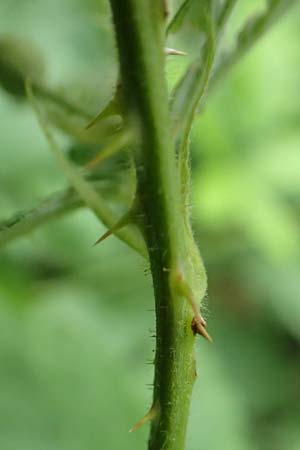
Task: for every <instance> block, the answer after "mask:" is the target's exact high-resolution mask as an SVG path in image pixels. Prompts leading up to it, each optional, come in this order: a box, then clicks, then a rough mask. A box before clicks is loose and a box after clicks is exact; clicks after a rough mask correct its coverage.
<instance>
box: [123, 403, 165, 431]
mask: <svg viewBox="0 0 300 450" xmlns="http://www.w3.org/2000/svg"><path fill="white" fill-rule="evenodd" d="M158 413H159V406H158V401H155V402H154V403H153V405H152V406H151V408H150V409H149V411H148V412H147V414H145V416H144V417H142V418H141V420H139V421H138V422H137V423H136V424H134V425H133V427H131V428H130V429H129V430H128V433H132V432H133V431H135V430H137V429H138V428H140V427H141V426H142V425H144V424H145V423H147V422H150V421H152V420H153V419H154V418H155V417H156V416H157V415H158Z"/></svg>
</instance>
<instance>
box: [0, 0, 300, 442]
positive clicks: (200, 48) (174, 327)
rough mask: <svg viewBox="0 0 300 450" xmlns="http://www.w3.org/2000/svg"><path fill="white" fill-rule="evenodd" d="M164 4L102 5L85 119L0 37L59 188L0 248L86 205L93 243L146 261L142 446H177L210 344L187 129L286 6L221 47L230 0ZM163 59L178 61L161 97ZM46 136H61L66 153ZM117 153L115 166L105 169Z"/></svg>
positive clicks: (0, 239) (7, 81)
mask: <svg viewBox="0 0 300 450" xmlns="http://www.w3.org/2000/svg"><path fill="white" fill-rule="evenodd" d="M172 3H174V4H175V5H174V6H173V8H171V5H169V4H168V2H167V1H163V0H154V1H149V0H145V1H141V0H123V1H118V0H110V5H111V11H112V23H113V26H114V31H115V36H116V45H117V49H118V56H119V66H120V69H119V76H118V84H117V86H116V88H115V93H114V94H113V96H112V98H111V100H110V101H109V102H108V103H107V105H106V106H105V107H104V108H103V110H102V111H100V113H99V114H98V115H97V116H96V117H94V116H93V113H92V112H90V111H86V110H84V109H82V108H81V107H80V106H78V105H77V104H74V103H73V102H71V101H70V100H68V99H66V98H64V97H63V96H62V95H61V94H59V93H58V92H56V91H54V90H52V89H50V88H49V87H48V86H47V85H46V83H45V81H44V78H43V65H42V64H41V62H40V58H39V54H38V53H37V54H35V53H34V52H33V51H32V50H31V49H30V50H29V49H28V47H27V46H26V44H25V43H24V42H20V41H19V40H17V39H16V38H13V37H8V36H5V37H1V38H0V82H1V84H2V86H3V87H4V89H6V90H7V91H8V92H9V93H10V94H12V95H13V96H15V97H19V98H21V99H24V100H28V101H29V103H30V104H31V105H32V107H33V110H34V111H35V113H36V116H37V119H38V121H39V124H40V127H41V129H42V131H43V132H44V135H45V137H46V139H47V141H48V143H49V147H50V149H51V151H52V153H53V156H54V158H55V159H56V160H57V163H58V165H59V166H60V167H61V169H62V171H63V172H64V173H65V176H66V177H67V179H68V180H69V183H70V187H69V188H68V189H67V190H65V191H62V192H59V193H56V194H54V195H53V196H51V197H50V198H47V199H45V200H44V201H43V202H41V204H40V205H38V206H37V207H35V208H33V209H31V210H29V211H25V212H22V213H19V214H16V215H15V216H14V217H12V218H11V219H9V220H6V221H4V222H2V223H0V245H4V244H6V243H7V242H9V241H11V240H13V239H16V238H17V237H19V236H22V235H24V234H25V233H27V232H29V231H31V230H33V229H35V228H37V227H38V226H39V225H41V224H43V223H44V222H46V221H48V220H50V219H53V218H55V217H59V216H61V215H63V214H66V213H67V212H69V211H71V210H73V209H75V208H79V207H83V206H85V207H87V208H90V209H91V210H92V211H93V212H94V213H95V214H96V216H97V217H98V218H99V220H100V221H101V222H102V223H103V224H104V225H106V226H107V228H108V231H107V232H106V233H105V234H104V235H103V236H101V237H100V238H99V239H98V241H97V242H96V244H98V243H99V242H101V241H103V240H104V239H105V238H107V237H108V236H109V235H111V234H115V235H117V236H118V237H119V238H120V239H121V240H123V241H124V242H125V243H127V244H128V245H129V246H130V247H131V248H132V249H133V250H135V251H136V252H138V253H139V254H140V255H142V256H143V257H144V258H145V259H146V260H149V262H150V267H151V273H152V279H153V287H154V296H155V311H156V355H155V360H154V372H155V373H154V392H153V403H152V407H151V408H150V410H149V412H148V413H147V414H146V416H145V417H144V418H142V419H141V420H140V421H139V422H137V424H136V425H134V426H133V427H132V429H131V431H133V430H135V429H136V428H138V427H139V426H140V425H142V424H143V423H145V422H147V421H149V422H150V423H151V431H150V438H149V449H150V450H160V449H165V450H183V449H184V443H185V436H186V428H187V422H188V415H189V407H190V401H191V394H192V388H193V384H194V382H195V379H196V373H197V372H196V363H195V357H194V346H195V338H196V335H201V336H203V337H204V338H205V339H207V340H208V341H211V340H212V339H211V337H210V335H209V333H208V331H207V328H206V321H205V319H204V318H203V316H202V314H201V312H200V309H201V301H202V300H203V298H204V297H205V295H206V289H207V281H206V273H205V269H204V265H203V261H202V258H201V255H200V252H199V249H198V246H197V244H196V242H195V239H194V236H193V230H192V226H191V220H190V190H191V165H190V147H189V136H190V132H191V128H192V125H193V122H194V119H195V117H196V116H197V114H198V113H199V111H200V108H201V105H202V104H203V102H204V100H206V98H207V96H208V94H209V92H210V89H211V88H212V87H213V86H214V84H215V83H217V82H219V81H220V79H222V77H223V76H224V74H225V73H226V72H227V71H228V70H229V69H230V68H231V67H232V66H233V65H234V64H235V63H236V62H237V61H238V60H239V59H240V58H241V57H242V56H243V55H244V54H245V53H246V52H247V51H248V50H249V49H250V48H251V47H252V46H253V44H254V43H255V42H256V41H257V40H258V39H259V38H260V37H261V36H262V35H263V34H264V33H265V32H266V31H267V30H268V29H269V27H270V26H271V25H273V23H275V22H276V21H277V20H278V19H279V18H280V17H281V16H282V15H283V14H284V13H285V12H286V11H287V10H288V9H289V8H290V7H291V6H292V5H293V4H294V3H296V1H295V0H268V1H266V5H265V8H264V9H263V10H262V11H259V12H258V13H257V14H255V15H253V16H251V17H250V18H249V19H248V20H247V21H246V23H245V24H244V25H243V26H242V27H241V30H240V31H239V32H238V34H237V36H236V38H235V43H234V45H233V46H232V48H229V49H225V48H224V47H225V46H224V36H225V33H226V26H227V24H228V21H229V19H230V15H231V12H232V10H233V9H234V7H235V6H236V4H237V3H238V1H237V0H224V1H220V0H202V1H193V0H186V1H183V2H178V1H176V2H172ZM178 3H179V4H178ZM186 28H189V29H190V30H189V31H191V30H192V33H193V41H194V44H193V49H192V53H193V54H194V53H195V56H194V57H192V58H191V57H190V56H189V49H188V48H187V49H184V51H183V50H182V49H181V48H180V49H178V50H177V49H174V48H172V47H173V45H172V42H173V41H172V39H173V40H174V37H176V36H177V35H180V34H184V33H185V30H186ZM186 53H187V55H186ZM169 55H173V56H174V57H178V58H186V60H187V65H186V68H185V71H184V73H183V75H182V76H181V77H180V79H179V80H177V82H176V83H175V86H174V87H172V88H171V89H169V88H168V85H167V82H166V79H165V65H166V60H167V59H168V57H169ZM185 55H186V56H185ZM53 128H56V129H59V130H60V131H62V132H63V133H65V134H67V135H68V136H70V137H71V139H72V145H71V146H69V147H68V148H67V149H66V151H62V150H61V149H60V145H58V143H57V141H56V138H55V135H54V133H53V131H52V129H53ZM99 147H101V150H100V151H99ZM120 155H122V158H123V161H125V164H123V165H122V167H121V168H120V167H119V168H118V170H116V167H115V165H114V160H115V159H116V158H119V157H120ZM199 308H200V309H199Z"/></svg>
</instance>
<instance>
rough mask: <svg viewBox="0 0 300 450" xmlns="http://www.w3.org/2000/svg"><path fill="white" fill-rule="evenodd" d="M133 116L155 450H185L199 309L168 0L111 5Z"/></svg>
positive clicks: (127, 0)
mask: <svg viewBox="0 0 300 450" xmlns="http://www.w3.org/2000/svg"><path fill="white" fill-rule="evenodd" d="M110 2H111V7H112V12H113V19H114V24H115V31H116V37H117V45H118V50H119V58H120V66H121V75H122V84H123V86H124V104H126V108H125V116H126V118H127V121H128V123H129V125H130V126H131V127H132V129H133V131H134V134H135V136H134V138H135V159H136V167H137V184H138V186H137V194H138V200H139V205H140V213H141V217H140V222H141V226H142V229H143V232H144V235H145V238H146V242H147V247H148V251H149V258H150V264H151V271H152V277H153V285H154V293H155V302H156V320H157V324H156V325H157V338H156V357H155V380H154V400H153V408H154V409H155V411H156V415H155V417H154V418H153V414H151V418H152V426H151V434H150V440H149V449H150V450H160V449H165V450H179V449H180V450H183V448H184V442H185V434H186V425H187V419H188V413H189V405H190V397H191V391H192V385H193V381H194V379H195V361H194V351H193V345H194V336H193V333H192V331H191V320H192V318H193V314H192V310H191V308H190V306H189V305H188V303H187V302H186V301H185V300H184V298H183V297H184V296H183V295H182V292H180V290H179V289H177V287H178V282H180V280H181V279H182V278H183V279H186V278H189V274H188V273H186V271H187V270H188V265H187V264H186V261H187V260H189V248H188V240H187V238H186V236H185V227H184V217H183V212H182V207H181V196H180V179H179V174H178V169H177V167H176V157H175V145H174V142H173V139H172V134H171V125H170V117H169V109H168V96H167V87H166V82H165V79H164V54H163V48H164V23H163V12H162V9H161V5H162V3H161V1H160V0H154V1H150V0H144V1H140V0H123V1H122V2H120V1H118V0H111V1H110Z"/></svg>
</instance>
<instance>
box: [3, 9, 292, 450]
mask: <svg viewBox="0 0 300 450" xmlns="http://www.w3.org/2000/svg"><path fill="white" fill-rule="evenodd" d="M107 3H108V2H104V1H102V2H101V1H100V0H97V1H96V0H89V1H85V2H82V1H79V0H42V1H41V0H39V1H38V0H27V1H26V2H25V1H23V0H1V4H0V29H1V33H2V34H13V35H15V36H19V37H21V38H26V39H30V40H32V41H33V42H34V43H35V45H36V46H37V47H38V48H40V50H41V52H42V55H43V58H44V61H45V66H46V73H47V80H48V83H49V85H50V86H56V87H60V86H61V88H62V89H64V92H68V93H69V94H70V96H71V98H74V99H75V100H77V101H80V99H81V96H82V95H83V93H82V92H83V91H84V98H85V101H87V99H89V102H90V105H92V106H91V110H92V111H97V110H99V109H100V108H101V106H102V105H103V104H104V102H105V101H106V100H107V99H108V98H109V96H110V93H111V92H112V88H113V85H114V83H115V79H116V55H115V49H114V44H113V35H112V29H111V25H110V20H109V10H108V5H107ZM262 4H263V2H259V1H255V2H250V1H248V2H247V1H244V2H240V6H239V8H238V9H237V11H236V12H235V14H234V17H233V22H232V23H233V24H235V23H239V20H240V18H241V17H243V15H245V13H247V12H248V10H251V9H253V8H254V7H255V6H261V5H262ZM299 17H300V8H299V3H298V5H297V6H296V8H294V9H293V11H291V13H290V14H288V15H287V16H286V17H285V18H284V19H283V20H282V21H281V22H280V23H279V24H277V25H276V26H275V27H274V28H273V29H272V30H271V31H270V32H269V34H268V35H267V36H266V37H265V38H263V39H262V40H261V41H260V42H259V43H258V44H257V46H256V47H255V49H254V50H253V51H251V53H249V55H247V56H246V58H244V60H243V61H242V62H241V63H240V64H239V65H238V66H237V67H236V68H235V69H234V70H233V71H232V72H231V73H230V74H229V76H228V77H227V78H226V80H224V81H222V82H221V83H220V84H219V85H218V87H217V89H215V92H214V93H213V95H212V96H210V98H209V100H208V102H207V104H206V106H205V108H204V111H203V113H202V115H201V116H200V117H199V119H197V122H196V125H195V126H194V128H193V133H192V152H193V167H194V172H193V177H194V178H193V180H194V181H193V212H194V227H195V232H196V235H197V240H198V241H199V245H200V248H201V251H202V254H203V256H204V259H205V262H206V267H207V271H208V278H209V290H208V297H207V300H206V307H207V311H206V316H207V317H208V326H209V330H210V332H211V334H212V336H213V337H214V345H212V346H209V345H208V344H207V343H206V342H204V341H203V340H199V341H198V343H197V353H198V373H199V376H198V381H197V383H196V386H195V391H194V398H193V405H192V412H191V420H190V426H189V433H188V445H187V449H188V450H198V449H199V448H205V449H207V450H220V449H222V450H271V449H272V450H299V449H300V358H299V356H300V352H299V349H300V275H299V274H300V272H299V269H300V245H299V244H300V224H299V212H300V87H299V86H300V28H299ZM182 45H183V47H184V43H183V44H182ZM184 49H186V48H184ZM187 50H188V49H187ZM180 64H182V63H181V62H178V59H176V58H174V57H171V58H170V59H169V62H168V76H169V78H170V80H171V79H172V80H173V79H175V78H176V75H177V73H179V71H180ZM82 86H84V87H85V88H84V89H83V88H82ZM95 93H96V94H95ZM0 145H1V147H0V148H1V158H0V218H1V219H5V218H7V217H9V216H10V215H12V214H13V213H14V212H16V211H19V210H24V209H26V208H31V207H32V206H34V205H35V204H37V203H38V202H39V200H41V199H43V198H44V196H45V195H48V194H50V193H52V192H53V191H55V190H57V189H59V188H60V187H63V186H66V185H67V183H66V181H65V180H64V177H63V175H62V174H61V172H60V170H59V168H57V167H56V165H55V163H54V161H53V160H52V157H51V154H50V152H49V150H48V146H47V143H46V142H45V140H44V138H43V136H42V133H41V131H40V129H39V127H38V125H37V121H36V118H35V117H34V115H33V113H32V111H31V109H30V107H29V106H28V105H26V104H25V103H22V102H21V101H17V100H15V99H13V98H12V97H11V96H9V94H8V93H7V92H5V91H4V90H1V91H0ZM103 230H104V228H103V227H102V225H100V224H99V222H98V221H97V220H96V219H95V217H94V216H93V214H92V213H91V212H89V211H88V210H83V209H82V210H78V211H76V212H73V213H71V214H69V215H67V216H65V217H63V218H61V219H59V220H56V221H53V222H51V223H48V224H47V225H44V226H43V227H41V228H39V229H38V230H36V231H34V232H33V233H31V234H30V235H28V236H26V237H24V238H21V239H18V240H16V241H15V242H13V243H10V244H9V245H7V246H6V247H4V248H3V249H1V253H0V449H1V450H96V449H97V450H98V449H100V448H106V449H119V448H122V449H123V450H125V449H130V450H134V449H136V450H137V449H142V448H145V442H146V440H147V433H148V429H147V428H148V427H147V426H145V428H142V429H140V430H138V431H136V432H135V433H133V434H128V432H127V430H128V429H129V428H130V426H131V425H133V424H134V423H135V422H136V421H137V420H138V419H139V418H140V417H141V416H142V415H143V414H144V413H145V412H146V410H147V408H148V407H149V406H150V403H151V396H152V388H151V383H152V378H153V367H152V366H151V365H149V364H147V362H148V361H149V360H151V358H152V357H153V350H154V341H153V339H151V337H150V336H151V334H153V328H154V326H155V320H154V315H153V312H151V310H152V309H153V299H152V292H151V279H150V276H149V270H148V267H147V266H146V265H145V263H144V261H143V260H142V259H141V258H140V257H138V256H137V255H135V254H134V253H133V252H132V251H131V250H130V249H128V248H127V247H126V246H125V245H124V244H123V243H121V242H120V241H118V240H117V239H116V238H114V237H112V238H110V239H109V240H108V241H106V242H105V243H103V244H102V245H101V246H100V247H96V248H93V247H92V246H91V244H92V243H93V242H94V241H95V240H96V239H97V238H98V237H99V235H100V234H101V232H102V231H103Z"/></svg>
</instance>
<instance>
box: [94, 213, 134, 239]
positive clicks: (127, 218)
mask: <svg viewBox="0 0 300 450" xmlns="http://www.w3.org/2000/svg"><path fill="white" fill-rule="evenodd" d="M130 222H131V210H130V211H128V212H127V213H125V214H124V215H123V216H122V217H121V218H120V219H119V220H118V222H117V223H115V225H113V226H112V227H111V228H109V229H108V230H107V231H106V232H105V233H104V234H102V236H100V238H99V239H98V240H97V241H96V242H95V243H94V244H93V246H95V245H98V244H100V242H102V241H104V240H105V239H106V238H108V237H109V236H111V235H112V234H114V233H115V231H118V230H120V229H121V228H123V227H125V226H126V225H128V224H129V223H130Z"/></svg>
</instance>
